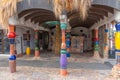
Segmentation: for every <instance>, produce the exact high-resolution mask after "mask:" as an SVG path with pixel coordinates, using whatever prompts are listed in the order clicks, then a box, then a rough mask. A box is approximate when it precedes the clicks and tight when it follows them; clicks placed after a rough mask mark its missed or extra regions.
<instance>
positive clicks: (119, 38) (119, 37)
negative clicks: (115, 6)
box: [115, 23, 120, 64]
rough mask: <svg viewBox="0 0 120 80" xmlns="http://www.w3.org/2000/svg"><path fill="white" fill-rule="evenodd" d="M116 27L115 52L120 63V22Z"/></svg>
mask: <svg viewBox="0 0 120 80" xmlns="http://www.w3.org/2000/svg"><path fill="white" fill-rule="evenodd" d="M115 27H116V33H115V49H116V51H115V53H116V59H117V61H116V62H117V64H120V23H117V24H116V25H115Z"/></svg>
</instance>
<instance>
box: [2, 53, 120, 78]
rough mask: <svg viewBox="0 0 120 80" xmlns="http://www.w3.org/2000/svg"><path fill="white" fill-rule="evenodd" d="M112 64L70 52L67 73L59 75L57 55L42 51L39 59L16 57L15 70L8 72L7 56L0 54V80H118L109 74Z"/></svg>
mask: <svg viewBox="0 0 120 80" xmlns="http://www.w3.org/2000/svg"><path fill="white" fill-rule="evenodd" d="M111 69H112V65H111V64H110V63H107V62H106V63H103V62H102V61H101V60H96V59H93V58H92V57H90V56H86V55H80V54H72V57H71V58H70V59H68V72H69V75H68V76H66V77H62V76H60V75H59V56H56V55H54V54H52V53H42V54H41V57H40V59H38V60H35V59H34V58H33V57H32V56H31V57H26V56H23V57H21V58H17V72H16V73H13V74H11V73H9V67H8V56H4V57H3V55H2V56H1V55H0V80H119V79H114V78H113V77H112V76H111Z"/></svg>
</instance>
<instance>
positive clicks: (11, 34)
mask: <svg viewBox="0 0 120 80" xmlns="http://www.w3.org/2000/svg"><path fill="white" fill-rule="evenodd" d="M7 37H8V38H9V41H10V56H9V67H10V72H11V73H14V72H16V55H15V37H16V33H15V26H14V25H9V28H8V34H7Z"/></svg>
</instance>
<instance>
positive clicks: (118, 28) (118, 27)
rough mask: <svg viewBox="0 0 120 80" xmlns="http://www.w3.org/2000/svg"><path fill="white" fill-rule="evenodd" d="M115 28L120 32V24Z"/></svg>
mask: <svg viewBox="0 0 120 80" xmlns="http://www.w3.org/2000/svg"><path fill="white" fill-rule="evenodd" d="M115 27H116V31H120V23H117V24H116V25H115Z"/></svg>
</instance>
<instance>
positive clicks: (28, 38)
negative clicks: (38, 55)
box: [26, 31, 31, 56]
mask: <svg viewBox="0 0 120 80" xmlns="http://www.w3.org/2000/svg"><path fill="white" fill-rule="evenodd" d="M26 37H27V48H26V55H27V56H29V55H30V52H31V49H30V34H29V31H27V35H26Z"/></svg>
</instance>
